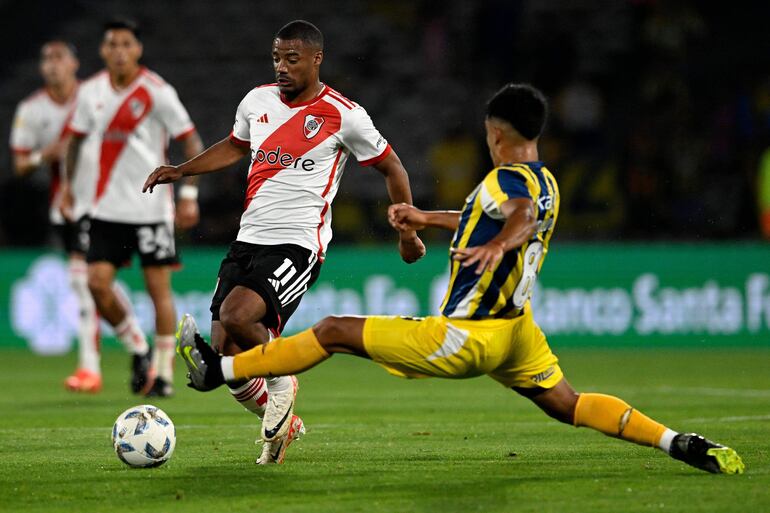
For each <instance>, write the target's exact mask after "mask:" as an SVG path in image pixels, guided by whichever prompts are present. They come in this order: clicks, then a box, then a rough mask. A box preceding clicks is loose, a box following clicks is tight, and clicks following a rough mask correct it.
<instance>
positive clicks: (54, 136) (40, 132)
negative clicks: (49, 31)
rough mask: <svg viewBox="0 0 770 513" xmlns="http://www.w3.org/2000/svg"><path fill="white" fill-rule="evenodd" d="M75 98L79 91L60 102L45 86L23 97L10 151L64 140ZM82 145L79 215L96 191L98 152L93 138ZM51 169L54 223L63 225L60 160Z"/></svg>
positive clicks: (77, 186)
mask: <svg viewBox="0 0 770 513" xmlns="http://www.w3.org/2000/svg"><path fill="white" fill-rule="evenodd" d="M75 98H76V94H73V95H72V97H71V98H70V100H69V101H66V102H63V103H60V102H57V101H56V100H54V99H53V98H51V96H50V95H49V94H48V92H47V91H46V90H45V89H40V90H38V91H36V92H35V93H33V94H31V95H30V96H28V97H27V98H25V99H24V100H22V101H21V102H20V103H19V106H18V107H17V109H16V115H15V116H14V120H13V127H12V128H11V141H10V142H11V150H12V151H13V152H14V153H20V154H30V153H32V152H33V151H42V150H43V149H44V148H45V147H47V146H48V145H50V144H51V143H54V142H56V141H58V140H61V139H62V138H63V137H64V136H65V135H66V129H67V124H68V123H69V121H70V119H71V117H72V114H73V111H74V110H75V102H76V99H75ZM81 148H82V150H81V155H82V158H80V159H79V160H78V173H77V175H76V180H75V182H74V183H73V184H72V193H73V195H74V196H75V202H76V207H77V208H76V210H75V216H76V218H79V217H80V216H82V215H83V214H85V213H86V212H87V210H88V209H89V206H90V202H91V198H92V197H93V190H94V189H93V186H94V170H95V168H94V157H95V155H94V151H93V143H92V141H89V140H86V141H85V142H84V145H83V146H81ZM48 168H49V170H50V174H51V176H50V180H51V194H50V200H51V212H50V217H51V222H52V223H54V224H62V223H63V222H64V219H63V218H62V216H61V213H60V212H59V201H60V194H59V190H60V188H59V185H60V183H61V178H62V176H61V174H62V173H63V168H62V165H61V161H60V160H58V159H57V160H54V161H53V162H51V163H50V165H49V166H48Z"/></svg>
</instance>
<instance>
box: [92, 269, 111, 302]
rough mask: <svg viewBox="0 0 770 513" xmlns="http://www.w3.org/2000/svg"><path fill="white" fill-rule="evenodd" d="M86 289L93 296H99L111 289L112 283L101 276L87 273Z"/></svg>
mask: <svg viewBox="0 0 770 513" xmlns="http://www.w3.org/2000/svg"><path fill="white" fill-rule="evenodd" d="M88 290H89V291H90V292H91V294H92V295H93V296H94V297H95V298H101V297H104V296H106V295H107V294H109V293H110V292H111V291H112V284H111V283H110V282H109V281H107V280H105V279H104V278H102V277H101V276H98V275H93V274H89V275H88Z"/></svg>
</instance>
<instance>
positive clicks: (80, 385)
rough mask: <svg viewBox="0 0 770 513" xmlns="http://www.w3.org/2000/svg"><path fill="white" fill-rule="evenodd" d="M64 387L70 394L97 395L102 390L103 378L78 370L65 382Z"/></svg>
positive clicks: (93, 373)
mask: <svg viewBox="0 0 770 513" xmlns="http://www.w3.org/2000/svg"><path fill="white" fill-rule="evenodd" d="M64 387H65V388H66V389H67V390H69V391H70V392H88V393H90V394H96V393H98V392H100V391H101V390H102V376H101V375H100V374H97V373H95V372H91V371H89V370H86V369H78V370H77V371H75V374H73V375H72V376H68V377H67V379H65V380H64Z"/></svg>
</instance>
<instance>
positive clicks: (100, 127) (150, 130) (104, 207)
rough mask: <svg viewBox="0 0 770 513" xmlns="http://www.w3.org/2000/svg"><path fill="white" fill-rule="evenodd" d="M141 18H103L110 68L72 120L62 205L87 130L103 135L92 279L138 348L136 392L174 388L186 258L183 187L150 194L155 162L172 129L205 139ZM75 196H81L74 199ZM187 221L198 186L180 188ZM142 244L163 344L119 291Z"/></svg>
mask: <svg viewBox="0 0 770 513" xmlns="http://www.w3.org/2000/svg"><path fill="white" fill-rule="evenodd" d="M139 36H140V34H139V30H138V28H137V26H136V25H135V24H134V23H133V22H130V21H127V20H116V21H112V22H109V23H108V24H106V25H105V27H104V34H103V40H102V44H101V47H100V55H101V57H102V59H103V60H104V63H105V65H106V70H104V71H101V72H100V73H97V74H96V75H95V76H93V77H92V78H90V79H89V80H87V81H86V82H84V83H83V84H82V86H81V90H80V92H79V94H78V102H77V107H76V109H75V112H74V115H73V116H72V120H71V122H70V125H69V130H70V132H71V133H72V138H71V141H70V143H69V146H68V148H67V159H66V168H67V180H65V181H64V183H63V191H62V202H61V209H62V212H63V213H64V215H65V217H68V218H72V216H73V203H74V201H73V195H72V189H71V185H70V184H71V183H73V181H74V180H75V179H76V178H77V171H78V167H77V164H78V160H79V158H80V153H81V152H80V151H79V150H80V147H81V143H82V141H83V139H84V138H85V137H86V136H87V135H88V134H93V135H94V136H95V137H96V138H97V140H98V145H99V150H98V151H99V157H98V161H99V163H98V167H99V172H98V177H97V178H96V187H95V189H96V190H95V193H94V204H93V210H92V219H91V226H90V239H91V240H90V247H89V250H88V254H87V261H88V286H89V289H90V290H91V293H92V295H93V297H94V300H95V303H96V306H97V308H98V310H99V313H100V314H101V315H102V317H104V318H105V319H106V320H107V321H108V322H109V323H110V324H111V325H112V326H113V327H114V329H115V333H116V335H117V336H118V338H119V339H120V341H121V342H122V343H123V344H124V346H125V347H126V349H127V350H129V351H130V352H131V353H132V354H133V363H132V373H133V376H132V379H131V389H132V391H133V392H134V393H143V394H147V395H157V396H168V395H171V394H172V393H173V389H172V379H173V367H172V366H173V354H174V324H175V312H174V303H173V297H172V294H171V266H172V265H175V264H177V263H178V260H177V255H176V248H175V242H174V215H175V212H174V197H173V195H174V190H173V188H172V187H171V186H164V187H163V191H162V193H161V194H156V195H154V196H147V195H144V194H142V184H143V183H144V179H145V177H146V172H147V171H146V170H147V168H148V167H149V168H152V167H153V166H158V165H161V164H164V163H165V162H166V154H165V152H166V146H167V144H168V138H169V135H170V136H171V137H172V138H174V139H175V140H177V141H179V142H180V143H181V145H182V149H183V152H184V155H185V156H186V157H187V158H191V157H193V156H194V155H196V154H198V153H200V151H201V150H202V149H203V145H202V144H201V140H200V137H199V136H198V133H197V131H196V130H195V127H194V125H193V123H192V121H191V120H190V116H189V115H188V113H187V111H186V110H185V108H184V106H183V105H182V103H181V102H180V101H179V97H178V96H177V93H176V91H175V89H174V88H173V87H172V86H171V85H169V84H167V83H166V82H165V81H163V79H162V78H160V77H159V76H158V75H157V74H155V73H154V72H152V71H150V70H148V69H146V68H145V67H143V66H141V65H140V64H139V59H140V58H141V57H142V50H143V48H142V43H141V41H140V37H139ZM75 205H76V203H75ZM176 221H177V225H178V226H179V227H180V228H187V227H190V226H192V225H194V224H195V223H197V221H198V205H197V188H196V187H195V186H194V185H192V184H185V185H184V186H182V188H181V189H180V201H179V203H178V205H177V209H176ZM135 252H136V253H138V254H139V258H140V261H141V265H142V271H143V275H144V282H145V285H146V287H147V292H148V293H149V295H150V298H151V299H152V303H153V306H154V308H155V329H156V335H155V352H154V356H153V358H152V360H151V358H150V346H149V344H148V343H147V340H146V338H145V334H144V333H143V331H142V329H141V328H140V326H139V324H138V322H137V319H136V318H135V317H134V315H133V314H132V313H131V312H130V310H128V309H127V308H126V307H125V306H124V305H123V304H121V301H120V298H119V297H118V296H117V295H116V294H115V293H114V291H113V283H114V280H115V274H116V270H117V269H118V268H119V267H121V266H123V265H126V264H128V263H129V262H130V260H131V257H132V256H133V254H134V253H135Z"/></svg>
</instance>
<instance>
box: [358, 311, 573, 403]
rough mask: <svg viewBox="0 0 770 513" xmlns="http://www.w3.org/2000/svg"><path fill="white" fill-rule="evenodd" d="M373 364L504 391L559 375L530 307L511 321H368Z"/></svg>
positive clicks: (551, 381) (546, 384) (550, 383)
mask: <svg viewBox="0 0 770 513" xmlns="http://www.w3.org/2000/svg"><path fill="white" fill-rule="evenodd" d="M364 347H365V348H366V352H367V353H369V356H371V357H372V360H374V361H375V362H377V363H379V364H380V365H382V366H383V367H385V369H386V370H387V371H388V372H390V373H391V374H394V375H396V376H401V377H406V378H425V377H437V378H458V379H459V378H471V377H474V376H480V375H482V374H487V375H489V376H490V377H491V378H492V379H495V380H496V381H499V382H500V383H501V384H503V385H504V386H506V387H521V388H534V387H541V388H552V387H554V386H555V385H556V384H557V383H558V382H559V381H561V379H562V378H563V377H564V375H563V374H562V371H561V369H560V368H559V365H558V361H559V360H558V358H556V356H555V355H554V354H553V353H552V352H551V348H550V347H548V342H547V341H546V339H545V335H544V334H543V332H542V331H541V330H540V327H539V326H538V325H537V323H535V320H534V319H533V318H532V314H531V312H530V311H529V309H527V310H525V312H524V313H523V314H522V315H521V316H519V317H517V318H515V319H489V320H480V321H474V320H465V319H449V318H447V317H443V316H440V317H425V318H408V317H384V316H382V317H368V318H367V319H366V324H365V325H364Z"/></svg>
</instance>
